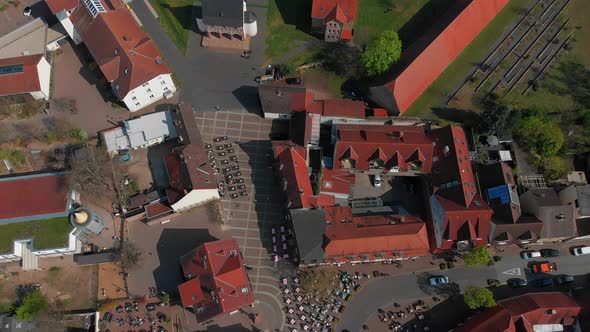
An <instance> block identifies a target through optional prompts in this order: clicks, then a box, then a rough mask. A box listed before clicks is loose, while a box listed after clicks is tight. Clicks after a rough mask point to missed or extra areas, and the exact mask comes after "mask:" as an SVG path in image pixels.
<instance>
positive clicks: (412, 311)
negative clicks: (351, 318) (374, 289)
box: [363, 296, 441, 332]
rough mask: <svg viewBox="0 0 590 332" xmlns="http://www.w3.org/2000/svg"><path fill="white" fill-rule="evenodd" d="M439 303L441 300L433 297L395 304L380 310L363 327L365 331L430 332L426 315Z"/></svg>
mask: <svg viewBox="0 0 590 332" xmlns="http://www.w3.org/2000/svg"><path fill="white" fill-rule="evenodd" d="M439 301H441V299H440V298H438V297H436V296H433V297H432V298H425V299H418V300H414V301H411V302H407V303H398V302H394V303H393V304H391V305H389V306H387V307H385V308H380V309H378V310H377V313H376V315H373V316H372V317H371V318H370V319H369V321H368V322H367V323H365V324H364V325H363V329H364V330H369V331H371V330H373V331H375V330H379V331H382V330H385V329H386V328H387V329H388V330H390V331H395V332H409V331H430V330H431V329H430V326H429V325H428V319H427V314H426V313H427V312H428V311H429V310H430V309H431V307H432V306H434V305H435V304H436V303H437V302H439Z"/></svg>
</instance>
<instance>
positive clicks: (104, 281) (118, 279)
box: [97, 263, 127, 301]
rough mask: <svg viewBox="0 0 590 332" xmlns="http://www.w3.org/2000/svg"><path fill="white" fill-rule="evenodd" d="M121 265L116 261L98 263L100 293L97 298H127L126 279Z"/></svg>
mask: <svg viewBox="0 0 590 332" xmlns="http://www.w3.org/2000/svg"><path fill="white" fill-rule="evenodd" d="M122 272H123V270H121V267H120V266H119V265H117V264H115V263H104V264H99V265H98V294H97V299H98V300H99V301H102V300H108V299H110V300H115V299H122V298H126V297H127V294H126V292H125V281H124V280H123V277H122V275H121V273H122Z"/></svg>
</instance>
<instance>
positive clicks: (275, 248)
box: [270, 225, 295, 262]
mask: <svg viewBox="0 0 590 332" xmlns="http://www.w3.org/2000/svg"><path fill="white" fill-rule="evenodd" d="M270 232H271V240H272V253H273V255H274V257H275V258H274V260H275V262H278V260H279V259H283V260H292V259H293V258H294V256H293V248H294V247H295V239H294V238H293V231H292V230H291V229H290V228H288V227H287V226H285V225H281V226H274V227H271V229H270Z"/></svg>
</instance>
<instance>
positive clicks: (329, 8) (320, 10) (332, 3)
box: [311, 0, 358, 23]
mask: <svg viewBox="0 0 590 332" xmlns="http://www.w3.org/2000/svg"><path fill="white" fill-rule="evenodd" d="M336 7H338V9H339V10H340V11H341V14H337V13H334V14H333V15H334V17H335V18H338V19H339V20H342V21H340V22H341V23H347V21H354V20H356V15H357V10H358V0H313V4H312V7H311V17H312V18H325V17H326V16H328V15H329V14H330V13H332V12H333V11H334V9H335V8H336ZM344 16H345V17H344Z"/></svg>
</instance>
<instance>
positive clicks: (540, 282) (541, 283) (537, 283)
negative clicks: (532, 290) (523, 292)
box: [531, 278, 553, 287]
mask: <svg viewBox="0 0 590 332" xmlns="http://www.w3.org/2000/svg"><path fill="white" fill-rule="evenodd" d="M531 284H532V285H533V287H546V286H551V285H553V279H551V278H543V279H535V280H533V282H532V283H531Z"/></svg>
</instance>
